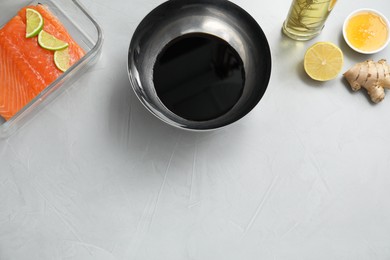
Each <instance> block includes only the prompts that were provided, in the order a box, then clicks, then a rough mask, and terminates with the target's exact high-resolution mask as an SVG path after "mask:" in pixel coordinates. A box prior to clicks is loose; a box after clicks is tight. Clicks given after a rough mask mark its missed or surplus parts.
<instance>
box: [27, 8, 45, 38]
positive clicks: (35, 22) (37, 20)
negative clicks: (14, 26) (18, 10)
mask: <svg viewBox="0 0 390 260" xmlns="http://www.w3.org/2000/svg"><path fill="white" fill-rule="evenodd" d="M26 20H27V21H26V24H27V26H26V38H32V37H34V36H37V35H38V33H39V32H40V31H41V30H42V28H43V18H42V15H41V14H40V13H39V12H37V11H35V10H34V9H30V8H27V9H26Z"/></svg>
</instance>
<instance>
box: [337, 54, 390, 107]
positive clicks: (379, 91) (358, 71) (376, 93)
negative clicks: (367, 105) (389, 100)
mask: <svg viewBox="0 0 390 260" xmlns="http://www.w3.org/2000/svg"><path fill="white" fill-rule="evenodd" d="M344 77H345V78H346V79H347V81H348V83H349V84H350V85H351V88H352V89H353V90H354V91H358V90H359V89H360V88H362V87H363V88H365V89H366V90H367V92H368V95H369V96H370V98H371V100H372V101H373V102H374V103H379V102H380V101H382V100H383V99H384V98H385V90H384V89H385V88H387V89H390V66H389V64H387V63H386V60H385V59H382V60H379V61H378V62H374V61H373V60H366V61H364V62H361V63H357V64H356V65H355V66H353V67H352V68H350V69H349V70H348V71H347V72H345V73H344Z"/></svg>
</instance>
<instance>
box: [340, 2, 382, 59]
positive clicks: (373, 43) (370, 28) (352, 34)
mask: <svg viewBox="0 0 390 260" xmlns="http://www.w3.org/2000/svg"><path fill="white" fill-rule="evenodd" d="M343 33H344V38H345V40H346V42H347V43H348V44H349V46H350V47H351V48H352V49H354V50H356V51H358V52H361V53H366V54H370V53H375V52H378V51H380V50H382V49H383V48H384V47H386V45H387V43H388V41H389V22H388V21H387V19H386V18H385V17H384V16H383V15H382V14H380V13H379V12H377V11H374V10H369V9H367V10H358V11H355V12H354V13H352V14H351V15H350V16H349V17H348V18H347V19H346V22H345V23H344V30H343Z"/></svg>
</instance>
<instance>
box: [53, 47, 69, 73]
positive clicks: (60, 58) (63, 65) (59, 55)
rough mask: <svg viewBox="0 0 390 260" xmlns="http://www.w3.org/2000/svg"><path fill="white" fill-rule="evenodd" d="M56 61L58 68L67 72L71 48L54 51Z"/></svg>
mask: <svg viewBox="0 0 390 260" xmlns="http://www.w3.org/2000/svg"><path fill="white" fill-rule="evenodd" d="M54 63H55V64H56V66H57V68H58V69H59V70H61V71H63V72H65V71H66V70H67V69H69V67H70V56H69V49H68V48H65V49H63V50H60V51H56V52H54Z"/></svg>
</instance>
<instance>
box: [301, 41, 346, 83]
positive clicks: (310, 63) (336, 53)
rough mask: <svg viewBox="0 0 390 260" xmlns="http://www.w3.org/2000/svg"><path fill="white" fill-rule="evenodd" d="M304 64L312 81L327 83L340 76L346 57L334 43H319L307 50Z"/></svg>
mask: <svg viewBox="0 0 390 260" xmlns="http://www.w3.org/2000/svg"><path fill="white" fill-rule="evenodd" d="M303 64H304V68H305V71H306V73H307V74H308V75H309V76H310V77H311V78H312V79H314V80H318V81H327V80H331V79H334V78H336V77H337V76H338V75H339V73H340V71H341V70H342V68H343V64H344V56H343V52H342V51H341V50H340V48H339V47H337V46H336V45H334V44H333V43H331V42H317V43H315V44H314V45H312V46H311V47H309V48H308V49H307V51H306V54H305V57H304V62H303Z"/></svg>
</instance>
